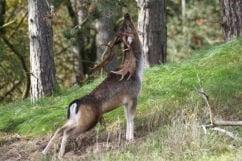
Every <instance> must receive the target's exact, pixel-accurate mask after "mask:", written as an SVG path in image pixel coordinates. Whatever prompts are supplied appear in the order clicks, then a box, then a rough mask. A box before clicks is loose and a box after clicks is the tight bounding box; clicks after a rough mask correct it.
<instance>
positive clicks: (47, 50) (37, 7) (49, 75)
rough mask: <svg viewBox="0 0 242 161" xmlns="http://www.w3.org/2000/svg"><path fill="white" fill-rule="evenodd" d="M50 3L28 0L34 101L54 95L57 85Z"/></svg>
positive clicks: (32, 96) (32, 95) (46, 0)
mask: <svg viewBox="0 0 242 161" xmlns="http://www.w3.org/2000/svg"><path fill="white" fill-rule="evenodd" d="M48 1H49V0H44V1H39V0H37V1H36V0H28V11H29V12H28V13H29V15H28V25H29V39H30V69H31V70H30V73H31V99H32V101H36V100H38V99H39V98H40V97H42V96H45V95H50V94H52V93H53V91H54V89H55V87H56V84H57V83H56V77H55V65H54V59H53V55H52V54H53V46H52V45H53V31H52V26H51V23H50V22H49V20H48V17H49V15H50V6H48Z"/></svg>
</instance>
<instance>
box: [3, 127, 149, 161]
mask: <svg viewBox="0 0 242 161" xmlns="http://www.w3.org/2000/svg"><path fill="white" fill-rule="evenodd" d="M102 128H103V129H104V127H102ZM124 134H125V131H124V130H122V131H118V132H116V133H107V132H101V133H100V134H98V133H97V131H96V130H91V131H90V132H87V133H85V134H82V135H80V136H78V137H76V138H70V139H69V142H68V143H67V147H66V152H65V156H64V158H63V159H64V160H71V161H77V160H83V161H84V160H85V161H86V160H89V159H90V157H91V156H92V155H95V154H101V153H104V152H107V151H110V150H115V149H119V150H120V149H122V148H124V147H125V145H127V144H135V143H137V142H140V141H142V139H144V138H145V136H147V134H148V133H144V131H143V130H141V129H140V130H138V129H136V131H135V138H136V140H135V141H134V142H126V140H125V137H124V136H125V135H124ZM137 134H139V135H137ZM49 140H50V136H49V137H47V136H45V137H23V136H19V135H10V134H6V133H0V161H40V160H41V161H43V160H57V156H58V151H59V147H60V143H61V137H59V138H58V139H57V140H56V141H55V143H54V144H53V146H52V147H51V149H50V151H49V152H48V154H47V155H46V156H45V155H43V154H42V153H41V152H42V150H43V149H44V148H45V146H46V145H47V144H48V141H49Z"/></svg>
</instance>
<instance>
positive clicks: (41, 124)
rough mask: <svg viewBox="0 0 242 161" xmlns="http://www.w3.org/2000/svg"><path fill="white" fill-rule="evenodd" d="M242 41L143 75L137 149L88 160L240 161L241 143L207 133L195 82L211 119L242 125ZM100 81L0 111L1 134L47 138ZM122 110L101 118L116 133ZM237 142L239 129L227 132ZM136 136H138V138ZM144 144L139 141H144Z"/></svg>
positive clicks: (127, 148) (241, 133) (134, 146)
mask: <svg viewBox="0 0 242 161" xmlns="http://www.w3.org/2000/svg"><path fill="white" fill-rule="evenodd" d="M241 46H242V39H239V40H237V41H233V42H230V43H227V44H224V45H217V46H215V47H211V48H208V49H204V50H200V51H197V52H196V53H194V54H193V55H192V56H191V57H190V58H188V59H187V60H185V61H183V62H180V63H169V64H166V65H163V66H155V67H153V68H150V69H145V73H144V79H143V85H142V92H141V94H140V97H139V99H138V107H137V112H136V115H137V116H136V118H135V126H136V135H138V136H140V139H138V140H137V141H136V143H133V144H128V145H126V146H124V147H122V148H119V149H116V150H112V151H110V152H107V153H104V154H98V155H90V156H89V159H90V160H239V159H241V158H242V156H241V153H242V148H241V142H240V141H238V140H233V139H231V138H229V137H228V136H226V135H223V134H221V133H218V132H213V131H211V132H210V133H209V134H208V135H205V134H204V132H203V131H202V128H201V127H199V126H200V125H201V124H206V123H208V121H209V116H208V111H207V107H206V104H205V102H204V101H203V99H202V97H201V96H200V95H199V94H198V92H197V91H196V89H197V88H199V85H198V82H197V79H198V76H199V78H200V79H201V82H202V86H203V88H204V90H205V91H206V93H207V94H208V95H209V98H210V99H209V100H210V104H211V105H212V106H213V107H215V109H216V119H224V120H242V86H241V82H242V57H241V53H242V47H241ZM101 81H102V79H98V80H95V81H94V82H91V83H89V84H87V85H85V86H83V87H82V88H73V89H70V90H66V89H64V88H62V89H60V90H59V92H58V94H56V95H55V96H52V97H46V98H43V99H41V100H39V101H38V102H36V103H34V104H32V103H31V102H30V100H28V99H27V100H24V101H21V102H15V103H11V104H7V105H0V131H2V132H7V133H14V134H20V135H25V136H43V135H51V134H52V133H53V131H54V130H56V129H57V128H58V127H60V126H61V125H62V124H63V123H64V121H65V120H66V109H67V106H68V104H69V103H70V102H71V101H72V100H74V99H76V98H79V97H81V96H83V95H85V94H87V93H89V92H91V90H92V89H94V88H95V87H96V86H97V85H98V84H99V83H100V82H101ZM123 113H124V112H123V109H122V108H118V109H116V110H114V111H112V112H110V113H107V114H106V115H105V116H104V117H105V119H106V124H107V129H111V131H115V128H112V127H114V126H115V125H114V123H115V122H116V121H115V120H117V118H119V119H120V120H121V121H120V124H121V127H122V129H125V125H124V123H125V121H124V114H123ZM226 129H228V130H231V131H233V132H234V133H236V134H237V135H238V136H240V137H241V136H242V130H241V128H226ZM104 133H105V130H104ZM137 133H139V134H137ZM142 136H143V137H144V138H143V137H142Z"/></svg>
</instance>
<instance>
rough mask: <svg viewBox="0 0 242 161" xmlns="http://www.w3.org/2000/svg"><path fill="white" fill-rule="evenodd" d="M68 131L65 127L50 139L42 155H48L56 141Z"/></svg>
mask: <svg viewBox="0 0 242 161" xmlns="http://www.w3.org/2000/svg"><path fill="white" fill-rule="evenodd" d="M65 129H66V127H65V126H63V127H62V128H60V129H58V130H57V131H56V132H55V134H54V135H53V136H52V138H51V139H50V141H49V143H48V144H47V146H46V147H45V149H44V150H43V151H42V154H47V153H48V151H49V149H50V147H51V145H52V144H53V143H54V141H55V139H56V138H57V137H58V136H59V135H60V134H61V133H62V132H63V131H64V130H65Z"/></svg>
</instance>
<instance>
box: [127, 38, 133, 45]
mask: <svg viewBox="0 0 242 161" xmlns="http://www.w3.org/2000/svg"><path fill="white" fill-rule="evenodd" d="M127 41H128V43H129V44H131V43H132V42H133V38H132V37H130V36H128V39H127Z"/></svg>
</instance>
